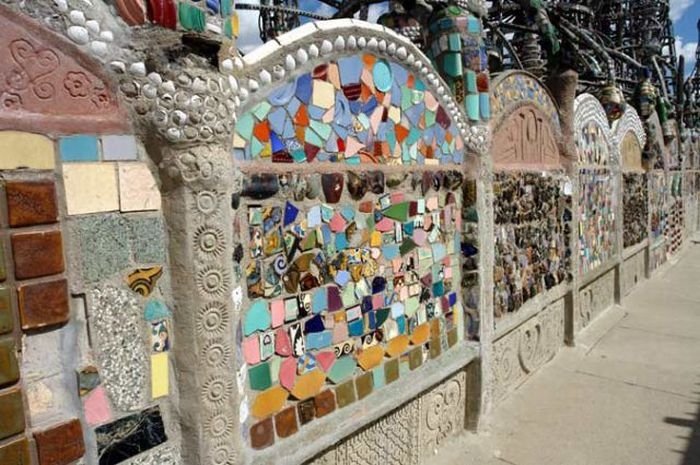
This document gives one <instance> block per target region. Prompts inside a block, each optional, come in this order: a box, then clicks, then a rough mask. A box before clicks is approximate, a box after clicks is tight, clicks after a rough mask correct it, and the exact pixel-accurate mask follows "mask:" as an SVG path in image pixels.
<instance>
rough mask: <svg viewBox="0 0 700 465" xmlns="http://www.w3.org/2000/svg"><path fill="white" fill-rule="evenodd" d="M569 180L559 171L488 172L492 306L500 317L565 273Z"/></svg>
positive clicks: (559, 280)
mask: <svg viewBox="0 0 700 465" xmlns="http://www.w3.org/2000/svg"><path fill="white" fill-rule="evenodd" d="M567 186H568V189H569V190H570V188H571V182H570V181H569V180H568V177H566V176H565V175H564V174H563V173H547V174H542V173H497V174H495V175H494V185H493V191H494V222H495V227H496V231H495V238H496V245H495V254H496V255H495V268H494V283H495V289H494V311H495V316H496V317H497V318H498V317H501V316H504V315H506V314H507V313H511V312H514V311H516V310H518V308H520V307H521V306H522V305H523V304H524V303H525V302H526V301H528V300H529V299H531V298H533V297H534V296H536V295H537V294H540V293H542V292H544V291H546V290H548V289H551V288H552V287H554V286H556V285H557V284H560V283H562V282H564V281H565V280H567V279H569V278H570V275H569V273H570V272H569V270H570V269H571V263H570V260H571V250H570V247H569V243H570V242H569V241H570V235H571V195H570V191H569V193H568V194H567Z"/></svg>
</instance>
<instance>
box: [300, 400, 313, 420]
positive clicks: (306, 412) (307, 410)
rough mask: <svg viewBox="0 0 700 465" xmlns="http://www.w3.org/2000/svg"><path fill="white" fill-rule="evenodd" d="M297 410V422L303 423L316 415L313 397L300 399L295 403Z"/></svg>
mask: <svg viewBox="0 0 700 465" xmlns="http://www.w3.org/2000/svg"><path fill="white" fill-rule="evenodd" d="M297 409H298V410H299V423H301V424H302V425H305V424H307V423H309V422H310V421H312V420H313V419H314V418H315V417H316V410H315V407H314V400H313V399H306V400H302V401H301V402H299V404H297Z"/></svg>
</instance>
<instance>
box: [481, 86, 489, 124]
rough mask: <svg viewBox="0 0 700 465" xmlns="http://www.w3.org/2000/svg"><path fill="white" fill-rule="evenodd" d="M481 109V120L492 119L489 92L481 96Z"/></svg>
mask: <svg viewBox="0 0 700 465" xmlns="http://www.w3.org/2000/svg"><path fill="white" fill-rule="evenodd" d="M479 108H480V109H481V119H491V100H490V98H489V94H488V93H487V92H482V93H481V94H479Z"/></svg>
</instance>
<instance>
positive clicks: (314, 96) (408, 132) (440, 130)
mask: <svg viewBox="0 0 700 465" xmlns="http://www.w3.org/2000/svg"><path fill="white" fill-rule="evenodd" d="M232 73H233V75H234V76H235V79H236V80H237V83H238V85H239V87H240V90H239V95H240V100H241V104H240V106H239V107H238V108H237V110H236V115H237V119H238V122H237V126H236V127H237V129H236V133H237V134H236V138H235V139H234V146H235V149H234V150H235V151H236V152H235V155H236V158H237V159H239V160H240V159H244V160H252V159H256V158H266V157H265V155H267V153H266V151H267V150H268V149H269V150H270V151H272V153H273V154H274V153H275V152H279V151H280V150H281V153H280V156H279V157H272V156H269V157H267V158H269V159H271V160H273V161H284V160H286V161H300V162H304V161H311V160H321V161H323V160H326V161H340V160H345V161H347V162H349V163H351V164H356V163H359V162H370V163H377V162H379V163H386V164H393V165H396V164H426V165H427V164H444V163H461V162H462V161H463V160H464V159H466V157H467V154H469V153H478V154H483V153H485V152H486V147H487V142H488V135H487V134H488V127H487V126H485V125H479V122H478V121H471V120H469V119H468V118H467V117H466V116H465V114H464V112H463V110H462V109H461V107H460V105H459V104H458V103H457V102H456V101H455V100H454V99H453V97H452V96H451V95H450V92H449V90H448V87H447V85H446V84H445V83H444V82H443V81H442V79H441V78H440V76H439V73H438V72H437V71H436V70H435V69H434V68H433V67H432V65H431V63H430V60H429V59H428V58H427V57H425V55H423V53H422V52H421V51H420V50H419V49H418V48H417V47H416V46H415V45H414V44H412V43H411V42H409V41H408V40H407V39H406V38H404V37H402V36H399V35H398V34H396V33H395V32H394V31H391V30H389V29H386V28H385V27H383V26H378V25H376V24H370V23H366V22H363V21H357V20H351V19H339V20H332V21H323V22H318V23H308V24H306V25H304V26H302V27H300V28H297V29H295V30H293V31H290V32H288V33H286V34H283V35H282V36H279V37H277V39H276V41H271V42H268V43H266V44H265V45H263V46H262V47H260V48H259V49H256V50H255V51H253V52H252V53H251V54H248V55H246V56H245V57H244V58H243V59H242V60H239V61H238V62H236V63H234V69H233V71H232ZM232 78H233V76H232ZM268 106H269V108H268ZM266 110H269V111H266ZM299 112H301V114H298V113H299ZM304 112H306V113H307V114H306V115H304ZM263 114H264V116H263V118H267V119H268V123H269V124H270V125H273V124H274V125H275V128H274V129H273V128H271V130H270V146H269V147H263V148H261V147H260V144H258V142H261V143H262V145H265V144H266V142H265V141H262V140H259V139H258V142H256V141H255V139H250V142H251V143H250V148H247V147H245V145H246V144H245V142H246V139H247V136H248V134H249V133H250V134H253V132H254V130H255V127H256V124H258V123H262V124H263V125H264V124H265V123H264V122H263V121H262V119H261V118H260V116H262V115H263ZM297 116H298V117H297ZM270 118H271V119H270ZM307 119H308V120H309V121H308V126H304V125H303V124H300V123H305V122H306V120H307ZM256 120H257V121H256ZM251 123H252V124H253V126H254V128H253V131H251V130H250V125H251ZM239 128H240V129H241V130H243V131H244V133H241V132H240V131H239ZM280 132H282V133H283V134H284V135H282V136H280ZM273 133H274V136H273ZM258 134H259V135H262V136H263V139H265V138H266V137H265V134H264V131H263V130H262V129H259V131H258ZM253 135H254V134H253ZM277 141H279V142H280V143H279V144H278V143H277ZM273 142H274V145H275V148H277V149H279V150H275V148H273V147H272V145H273ZM309 144H311V145H313V146H315V147H318V148H319V149H318V150H316V148H311V151H312V152H316V154H314V153H309V151H308V150H305V147H307V148H308V145H309ZM253 145H255V147H253ZM285 150H286V151H287V152H289V157H287V155H283V154H284V151H285ZM295 153H296V155H295ZM260 154H262V155H263V157H260V156H259V155H260ZM319 155H320V156H319ZM356 155H359V157H356ZM290 157H291V158H292V160H290ZM358 158H359V159H360V160H359V161H358Z"/></svg>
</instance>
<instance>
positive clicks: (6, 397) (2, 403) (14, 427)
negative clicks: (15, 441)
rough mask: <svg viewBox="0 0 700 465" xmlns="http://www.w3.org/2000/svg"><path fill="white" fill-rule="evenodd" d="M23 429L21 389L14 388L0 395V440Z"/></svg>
mask: <svg viewBox="0 0 700 465" xmlns="http://www.w3.org/2000/svg"><path fill="white" fill-rule="evenodd" d="M22 431H24V406H23V403H22V391H20V390H19V389H14V390H12V391H10V392H6V393H5V394H2V395H0V440H2V439H5V438H9V437H10V436H14V435H15V434H19V433H21V432H22Z"/></svg>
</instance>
